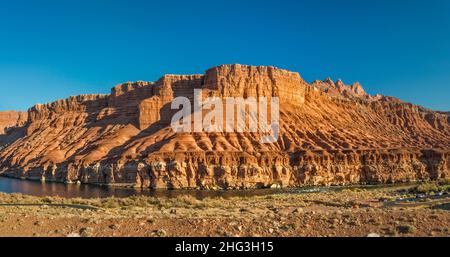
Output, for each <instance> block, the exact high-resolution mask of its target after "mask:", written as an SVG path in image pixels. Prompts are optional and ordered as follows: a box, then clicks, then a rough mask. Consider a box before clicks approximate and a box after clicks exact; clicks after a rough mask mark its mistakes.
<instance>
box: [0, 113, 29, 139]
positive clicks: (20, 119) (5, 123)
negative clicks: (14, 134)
mask: <svg viewBox="0 0 450 257" xmlns="http://www.w3.org/2000/svg"><path fill="white" fill-rule="evenodd" d="M27 119H28V117H27V113H26V112H16V111H4V112H0V135H4V134H6V133H7V132H8V130H11V129H13V128H17V127H22V126H23V125H25V123H26V121H27Z"/></svg>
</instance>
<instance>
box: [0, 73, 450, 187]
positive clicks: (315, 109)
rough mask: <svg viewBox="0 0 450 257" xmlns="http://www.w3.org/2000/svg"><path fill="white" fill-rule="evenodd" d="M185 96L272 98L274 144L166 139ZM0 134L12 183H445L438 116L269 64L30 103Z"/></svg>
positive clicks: (4, 168) (1, 157) (0, 165)
mask: <svg viewBox="0 0 450 257" xmlns="http://www.w3.org/2000/svg"><path fill="white" fill-rule="evenodd" d="M195 88H198V89H203V90H204V91H205V92H206V94H207V95H211V96H219V97H229V96H244V97H249V96H268V97H271V96H278V97H279V98H280V104H281V107H280V112H281V113H280V115H281V131H280V138H279V140H278V141H277V142H276V143H273V144H261V143H260V140H259V139H260V137H261V135H260V134H259V133H183V134H177V133H174V132H173V131H172V129H171V128H170V126H169V122H170V119H171V116H172V114H173V111H171V110H170V102H171V101H172V99H173V98H174V97H177V96H185V97H188V98H191V99H192V98H193V90H194V89H195ZM19 116H20V115H19ZM26 116H27V121H26V122H24V117H26ZM2 117H6V118H2ZM3 124H6V125H3ZM2 125H3V126H8V127H15V128H14V129H9V130H8V133H7V134H6V135H0V145H1V146H0V173H2V174H3V175H7V176H12V177H26V178H30V179H39V180H48V181H61V182H75V181H80V182H83V183H100V184H115V185H131V186H137V187H152V188H243V187H263V186H271V185H280V186H301V185H306V184H309V185H330V184H349V183H366V182H370V183H377V182H383V183H385V182H402V181H414V180H427V179H437V178H443V177H449V176H450V167H449V166H450V160H449V152H450V151H449V146H450V116H449V114H448V113H440V112H434V111H431V110H428V109H425V108H422V107H420V106H416V105H413V104H410V103H404V102H402V101H400V100H398V99H395V98H392V97H385V96H380V95H377V96H370V95H367V94H366V93H365V91H364V89H363V88H362V86H361V85H360V84H359V83H355V84H353V85H351V86H347V85H345V84H344V83H343V82H342V81H337V82H333V81H331V80H330V79H327V80H325V81H315V82H313V83H311V84H308V83H307V82H305V81H304V80H303V79H302V78H301V77H300V75H299V74H298V73H293V72H289V71H286V70H281V69H277V68H273V67H252V66H243V65H223V66H219V67H215V68H212V69H209V70H207V71H206V73H205V74H204V75H189V76H179V75H166V76H164V77H162V78H161V79H160V80H158V81H157V82H151V83H149V82H136V83H125V84H122V85H119V86H116V87H114V88H113V89H112V92H111V94H110V95H82V96H77V97H70V98H68V99H65V100H59V101H57V102H54V103H49V104H45V105H36V106H34V107H32V108H30V110H29V111H28V115H25V116H20V118H18V117H17V116H14V115H12V116H9V115H8V114H1V113H0V131H1V128H2V127H1V126H2ZM0 134H1V133H0Z"/></svg>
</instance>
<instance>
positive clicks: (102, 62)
mask: <svg viewBox="0 0 450 257" xmlns="http://www.w3.org/2000/svg"><path fill="white" fill-rule="evenodd" d="M156 2H157V1H150V0H148V1H144V0H141V1H138V0H123V1H121V0H53V1H50V0H28V1H26V0H14V1H8V0H0V110H9V109H20V110H26V109H27V108H28V107H30V106H32V105H34V104H35V103H44V102H49V101H53V100H56V99H59V98H65V97H67V96H70V95H77V94H83V93H108V92H109V90H110V88H111V87H113V86H114V85H115V84H118V83H121V82H125V81H135V80H149V81H153V80H156V79H158V78H159V77H160V76H161V75H163V74H165V73H180V74H189V73H203V71H204V70H205V69H207V68H209V67H211V66H215V65H219V64H228V63H242V64H252V65H273V66H277V67H282V68H286V69H290V70H294V71H298V72H300V74H301V75H302V77H303V78H305V79H306V80H307V81H312V80H314V79H324V78H326V77H331V78H333V79H338V78H341V79H343V80H344V82H347V83H351V82H353V81H360V82H361V83H362V84H363V86H364V87H365V88H366V89H367V91H369V93H382V94H386V95H393V96H397V97H399V98H401V99H403V100H406V101H410V102H414V103H417V104H421V105H424V106H426V107H430V108H433V109H438V110H450V1H448V0H440V1H439V0H426V1H425V0H420V1H407V0H397V1H395V0H394V1H392V0H390V1H387V0H386V1H384V0H362V1H359V0H358V1H356V0H355V1H346V0H339V1H338V0H336V1H332V0H328V1H325V0H323V1H320V0H319V1H317V0H316V1H313V0H311V1H300V0H297V1H295V0H292V1H287V0H276V1H275V0H274V1H268V0H267V1H264V0H258V1H251V0H249V1H244V0H240V1H234V0H226V1H220V0H217V1H211V0H209V1H170V0H166V1H158V2H159V3H156Z"/></svg>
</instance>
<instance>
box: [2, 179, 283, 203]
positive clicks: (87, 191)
mask: <svg viewBox="0 0 450 257" xmlns="http://www.w3.org/2000/svg"><path fill="white" fill-rule="evenodd" d="M0 192H3V193H21V194H25V195H33V196H60V197H68V198H73V197H81V198H104V197H112V196H114V197H128V196H133V195H146V196H155V197H169V198H170V197H177V196H180V195H191V196H193V197H196V198H198V199H203V198H206V197H224V198H229V197H234V196H255V195H268V194H276V193H280V192H282V191H281V190H264V189H261V190H248V191H207V190H147V189H131V188H113V187H102V186H95V185H67V184H62V183H49V182H47V183H45V182H39V181H29V180H20V179H10V178H3V177H0Z"/></svg>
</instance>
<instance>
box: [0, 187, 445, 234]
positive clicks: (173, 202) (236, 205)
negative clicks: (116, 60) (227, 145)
mask: <svg viewBox="0 0 450 257" xmlns="http://www.w3.org/2000/svg"><path fill="white" fill-rule="evenodd" d="M448 191H449V183H448V181H447V182H436V183H425V184H418V185H402V186H395V187H384V188H375V189H361V188H354V189H344V190H339V191H333V192H315V193H314V192H312V193H306V194H298V193H289V192H285V193H277V194H271V195H265V196H249V197H230V198H221V197H214V198H206V199H201V200H199V199H197V198H195V197H192V196H179V197H175V198H165V197H160V198H155V197H148V196H134V197H128V198H103V199H81V198H76V199H75V198H70V199H69V198H59V197H47V198H42V197H33V196H26V195H20V194H0V236H21V237H22V236H23V237H36V236H49V237H103V236H106V237H111V236H118V237H136V236H139V237H164V236H174V237H193V236H220V237H235V236H236V237H237V236H255V237H259V236H261V237H263V236H277V237H278V236H283V237H336V236H339V237H340V236H357V237H367V236H380V237H398V236H402V237H403V236H408V237H410V236H432V237H438V236H445V237H447V236H449V235H450V231H449V229H450V213H449V205H450V197H449V194H448Z"/></svg>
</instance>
